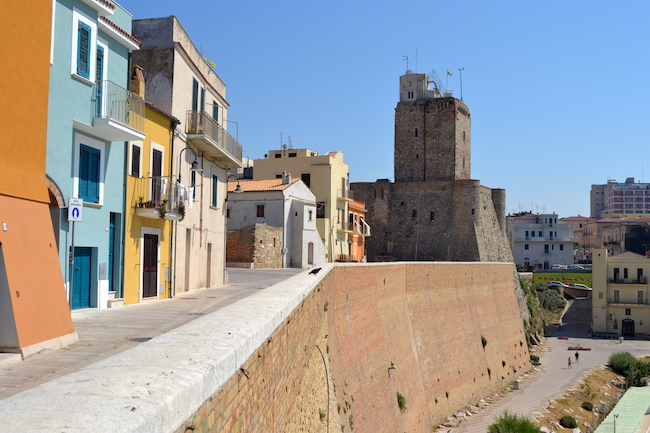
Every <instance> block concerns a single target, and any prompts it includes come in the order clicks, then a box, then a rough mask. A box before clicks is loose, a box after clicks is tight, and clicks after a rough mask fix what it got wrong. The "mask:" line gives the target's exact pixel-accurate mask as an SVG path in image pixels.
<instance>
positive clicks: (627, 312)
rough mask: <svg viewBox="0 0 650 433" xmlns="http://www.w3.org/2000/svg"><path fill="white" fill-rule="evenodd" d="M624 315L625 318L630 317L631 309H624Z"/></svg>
mask: <svg viewBox="0 0 650 433" xmlns="http://www.w3.org/2000/svg"><path fill="white" fill-rule="evenodd" d="M625 315H626V316H631V315H632V309H631V308H626V309H625Z"/></svg>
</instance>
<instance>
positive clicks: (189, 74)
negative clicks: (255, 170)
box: [132, 16, 242, 293]
mask: <svg viewBox="0 0 650 433" xmlns="http://www.w3.org/2000/svg"><path fill="white" fill-rule="evenodd" d="M133 34H134V36H135V35H136V34H137V36H136V37H137V38H138V39H139V40H140V42H141V48H142V49H141V51H139V52H138V54H137V55H134V56H133V64H135V65H140V66H142V67H143V68H144V73H145V82H146V88H147V94H146V99H147V101H150V102H152V103H153V104H155V105H157V106H158V107H160V108H162V109H163V110H165V111H167V112H168V113H171V114H172V115H173V116H174V117H176V118H177V119H180V120H181V128H179V130H177V131H178V135H177V136H175V137H174V140H173V150H172V155H163V161H165V163H167V162H166V161H169V160H170V159H171V163H172V174H173V179H172V181H175V182H178V183H179V184H181V185H183V186H184V187H185V188H183V190H184V191H185V194H187V202H188V204H187V206H186V209H185V215H184V218H183V219H182V220H181V221H178V222H177V223H175V226H174V228H173V230H172V234H170V235H171V236H173V241H174V251H173V253H172V257H173V263H174V266H173V275H171V276H170V277H171V279H172V285H173V288H174V292H175V293H176V292H182V291H188V290H195V289H200V288H204V287H210V286H215V285H219V284H223V283H224V282H225V281H226V276H225V269H226V257H225V250H226V245H225V243H226V221H225V219H226V218H225V216H226V211H225V199H226V187H227V181H228V171H227V170H228V169H238V168H241V167H242V162H241V161H242V147H241V145H240V144H239V143H238V142H237V140H236V139H235V138H233V137H232V136H230V134H228V132H227V127H226V124H227V122H228V120H227V119H228V107H229V104H228V102H227V101H226V85H225V84H224V82H223V81H222V80H221V79H220V78H219V76H218V75H217V74H216V73H215V71H214V70H213V69H212V68H211V67H210V65H208V64H207V63H206V61H205V60H204V59H203V57H202V56H201V53H200V52H199V50H198V49H197V48H196V46H195V45H194V44H193V43H192V41H191V40H190V38H189V36H188V35H187V33H185V30H183V27H181V25H180V23H179V22H178V20H177V19H176V17H174V16H171V17H165V18H152V19H142V20H134V21H133ZM132 145H133V144H132Z"/></svg>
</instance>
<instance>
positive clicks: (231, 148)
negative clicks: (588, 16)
mask: <svg viewBox="0 0 650 433" xmlns="http://www.w3.org/2000/svg"><path fill="white" fill-rule="evenodd" d="M185 125H186V126H185V128H186V129H185V133H186V134H187V139H188V140H189V141H190V142H191V143H192V144H193V145H195V146H196V147H198V148H199V149H200V150H201V151H202V152H203V153H205V155H206V156H208V157H210V158H214V159H216V160H217V161H219V162H220V163H221V164H222V165H224V166H225V167H226V168H241V167H243V164H242V162H241V159H242V146H241V144H239V143H238V142H237V140H235V139H234V138H233V137H232V136H231V135H230V134H228V132H226V130H224V129H223V128H222V127H221V126H220V125H219V124H218V123H217V121H216V120H214V119H213V118H212V117H211V116H210V115H209V114H208V113H206V112H205V111H194V110H190V111H188V112H187V122H186V124H185Z"/></svg>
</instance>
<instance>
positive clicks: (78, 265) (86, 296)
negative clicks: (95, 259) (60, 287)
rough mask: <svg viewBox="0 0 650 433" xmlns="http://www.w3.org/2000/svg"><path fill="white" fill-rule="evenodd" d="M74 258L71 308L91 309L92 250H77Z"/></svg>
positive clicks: (86, 248)
mask: <svg viewBox="0 0 650 433" xmlns="http://www.w3.org/2000/svg"><path fill="white" fill-rule="evenodd" d="M73 257H74V258H73V261H72V269H73V273H74V274H73V278H74V282H73V284H72V299H71V303H70V306H71V308H72V309H73V310H75V309H78V308H90V288H91V284H90V282H91V271H92V248H89V247H79V248H75V249H74V255H73Z"/></svg>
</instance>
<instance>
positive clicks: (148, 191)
mask: <svg viewBox="0 0 650 433" xmlns="http://www.w3.org/2000/svg"><path fill="white" fill-rule="evenodd" d="M185 191H186V187H184V186H183V185H180V184H179V183H178V182H176V179H175V178H173V177H172V176H157V177H142V178H139V179H136V182H135V189H134V203H133V207H134V208H135V214H136V215H138V216H140V217H143V218H150V219H161V220H176V221H181V220H182V219H183V218H184V217H185V202H186V201H187V200H186V198H185Z"/></svg>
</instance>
